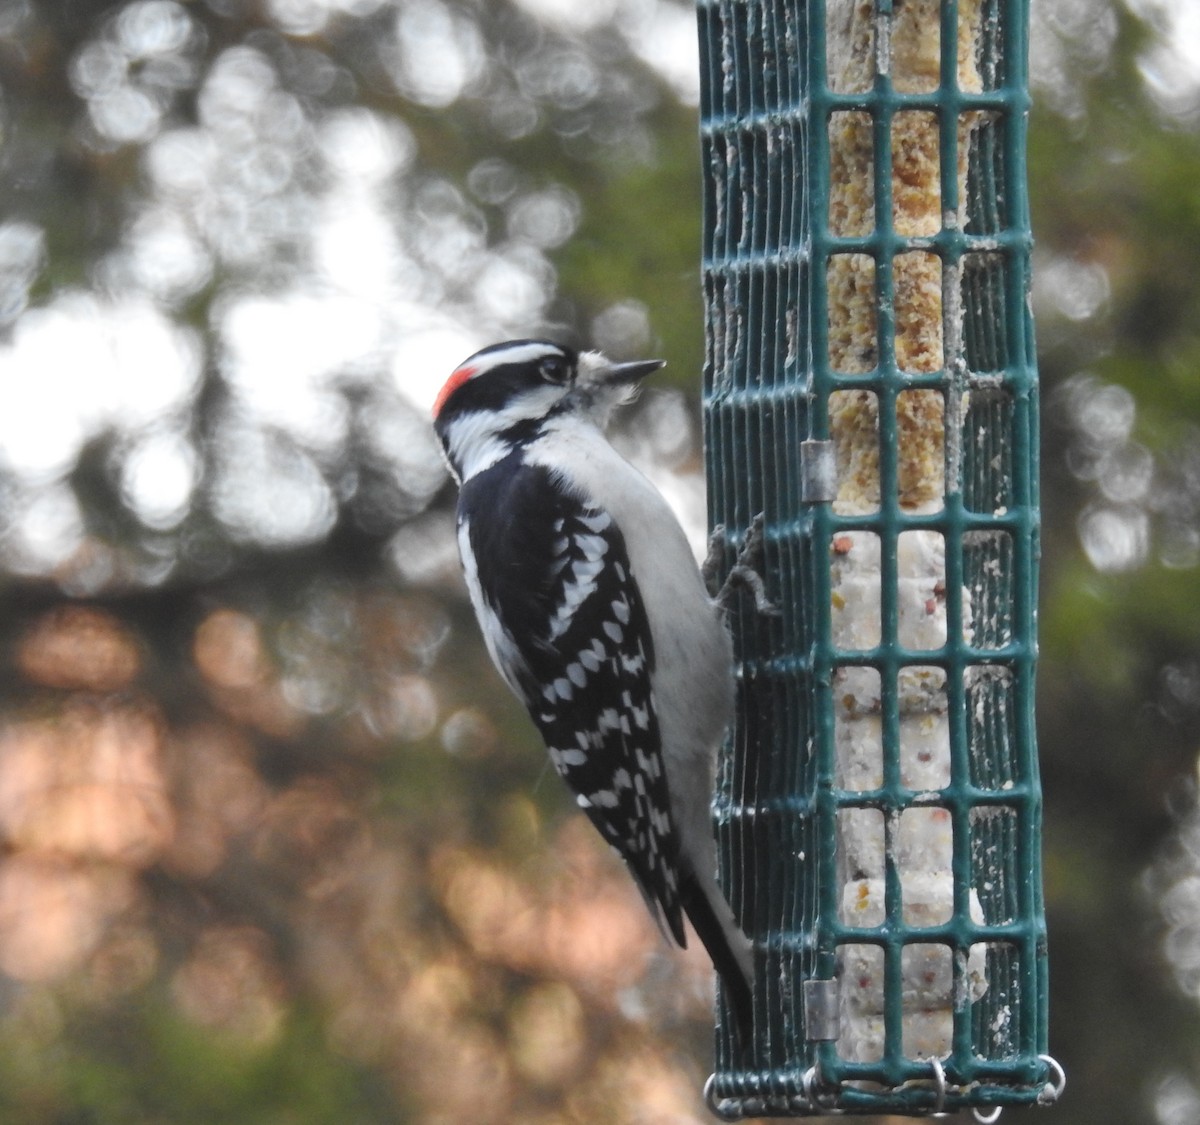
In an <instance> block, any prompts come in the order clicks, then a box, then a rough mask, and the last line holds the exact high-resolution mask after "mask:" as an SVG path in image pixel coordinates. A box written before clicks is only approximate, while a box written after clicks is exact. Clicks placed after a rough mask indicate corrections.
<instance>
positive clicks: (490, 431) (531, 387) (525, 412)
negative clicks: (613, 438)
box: [433, 340, 663, 482]
mask: <svg viewBox="0 0 1200 1125" xmlns="http://www.w3.org/2000/svg"><path fill="white" fill-rule="evenodd" d="M662 365H663V361H662V360H659V359H650V360H641V361H638V362H636V363H613V362H612V361H611V360H609V359H607V358H606V357H605V356H603V355H601V354H600V352H582V353H577V352H575V351H573V350H572V349H571V348H568V347H565V346H564V345H562V344H556V343H553V342H552V341H550V340H509V341H508V342H507V343H504V344H493V345H492V346H491V347H487V348H484V349H483V350H482V351H478V352H476V353H475V354H474V355H473V356H471V357H470V358H469V359H466V360H464V361H463V362H462V363H460V364H459V365H458V367H456V368H455V369H454V371H453V373H452V374H451V375H450V378H449V379H447V380H446V384H445V386H444V387H442V389H441V392H440V393H439V394H438V396H437V400H436V401H435V402H434V404H433V424H434V428H435V429H436V430H437V434H438V437H439V438H440V439H441V442H442V447H443V448H444V449H445V451H446V457H447V459H448V460H449V462H450V467H451V468H452V469H453V471H454V474H455V475H456V476H457V477H458V479H459V481H460V482H461V481H465V480H469V479H470V478H471V477H472V476H474V475H475V474H476V473H478V472H481V471H482V470H483V469H486V468H487V467H488V466H489V465H493V464H495V463H496V462H497V461H499V460H500V459H501V458H502V457H504V456H505V455H506V454H507V453H508V452H509V451H510V450H511V449H512V448H513V447H514V446H519V445H523V444H525V443H527V442H530V441H533V440H534V439H535V438H537V437H538V436H539V434H541V433H542V432H543V430H544V428H545V426H546V425H548V424H550V423H552V422H553V420H554V419H557V418H562V417H564V416H567V415H575V416H577V417H581V418H585V419H587V420H588V421H590V422H592V423H593V424H595V425H596V426H597V427H599V428H601V429H603V428H604V426H605V425H606V424H607V422H608V417H609V414H610V413H611V412H612V410H613V408H614V407H616V406H620V405H621V404H622V403H625V402H628V401H630V399H632V398H633V397H634V395H635V394H636V388H637V385H638V383H639V381H640V380H641V379H642V378H644V377H645V376H646V375H649V374H650V372H651V371H656V370H657V369H658V368H660V367H661V366H662Z"/></svg>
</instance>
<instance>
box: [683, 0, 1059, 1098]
mask: <svg viewBox="0 0 1200 1125" xmlns="http://www.w3.org/2000/svg"><path fill="white" fill-rule="evenodd" d="M698 10H699V18H700V43H701V87H702V94H701V97H702V104H701V115H702V126H701V127H702V140H703V171H704V181H705V239H704V284H705V293H706V302H707V362H706V370H705V425H706V435H707V453H708V464H707V471H708V486H709V498H710V513H711V519H712V522H713V523H714V524H715V525H723V526H724V527H725V528H726V529H727V533H728V541H729V546H728V553H729V555H730V557H731V558H732V555H733V553H734V549H735V547H736V545H737V543H738V542H739V540H740V538H741V537H742V536H743V535H744V534H745V532H746V530H747V529H748V528H749V526H750V524H751V522H752V521H753V519H754V517H755V516H756V514H758V513H760V512H761V513H763V514H764V532H765V550H766V565H765V571H766V576H767V581H768V593H769V595H770V596H771V598H772V599H773V600H774V601H775V602H776V604H777V605H778V607H779V608H780V609H781V611H782V613H781V615H780V616H778V617H769V616H761V615H756V614H755V613H754V612H753V610H752V609H751V608H750V607H749V606H746V607H745V609H744V611H743V612H740V613H739V614H736V615H735V616H734V620H733V628H734V633H735V643H736V645H737V654H738V661H739V673H740V680H739V683H740V700H739V714H738V719H737V722H736V725H735V729H734V731H733V732H732V735H731V745H730V750H731V752H730V754H729V755H728V756H727V760H726V761H725V762H724V764H723V766H722V770H721V778H720V785H719V791H718V794H717V798H716V803H715V815H716V824H717V836H718V840H719V846H720V853H721V865H722V877H723V881H724V884H725V886H726V887H727V888H728V889H729V893H730V900H731V902H732V904H733V906H734V910H735V912H736V913H737V914H738V916H739V918H740V919H741V921H742V923H743V925H744V927H745V929H746V931H747V932H748V933H749V934H750V936H751V937H752V938H753V940H754V942H755V945H756V947H757V949H758V950H759V976H758V980H757V983H756V996H755V1001H756V1012H755V1034H754V1042H753V1044H752V1045H750V1047H749V1049H746V1050H742V1049H741V1048H740V1046H739V1044H738V1043H737V1040H736V1036H735V1034H734V1031H733V1029H732V1027H731V1026H730V1020H729V1013H728V1012H726V1011H722V1012H721V1022H720V1026H719V1027H718V1034H717V1069H716V1072H715V1074H714V1075H713V1077H712V1079H711V1080H710V1082H709V1086H708V1098H709V1103H710V1105H711V1106H712V1108H713V1110H714V1111H715V1112H716V1113H717V1114H718V1115H719V1116H722V1117H726V1118H729V1119H734V1118H738V1117H747V1116H762V1115H774V1116H806V1115H827V1114H835V1113H909V1114H928V1113H936V1112H941V1111H947V1112H949V1111H953V1110H957V1109H961V1108H965V1107H973V1108H974V1109H975V1112H976V1116H977V1117H978V1118H979V1119H980V1120H985V1121H990V1120H995V1117H996V1116H998V1114H999V1111H1000V1107H1003V1106H1006V1105H1024V1104H1031V1103H1038V1102H1041V1103H1045V1102H1048V1101H1052V1100H1054V1098H1056V1097H1057V1096H1058V1094H1059V1093H1060V1092H1061V1089H1062V1086H1063V1075H1062V1070H1061V1068H1060V1067H1059V1066H1058V1064H1057V1063H1056V1062H1054V1060H1053V1059H1052V1058H1050V1056H1049V1055H1048V1054H1047V1044H1046V1037H1047V1019H1046V1008H1047V1005H1046V992H1047V980H1046V973H1047V969H1046V927H1045V918H1044V911H1043V904H1042V879H1041V844H1040V840H1041V791H1040V787H1039V780H1038V769H1037V758H1036V747H1035V737H1034V665H1035V658H1036V636H1035V623H1036V604H1037V557H1038V506H1037V505H1038V495H1037V490H1038V484H1037V480H1038V477H1037V468H1038V465H1037V452H1038V445H1037V443H1038V421H1037V372H1036V365H1035V356H1034V343H1033V327H1032V322H1031V315H1030V311H1029V283H1030V269H1029V258H1030V245H1031V237H1030V227H1029V211H1028V203H1027V194H1026V184H1025V135H1026V118H1027V113H1028V109H1029V96H1028V82H1027V74H1026V67H1027V47H1028V4H1027V0H957V2H955V0H903V2H901V0H700V3H699V6H698Z"/></svg>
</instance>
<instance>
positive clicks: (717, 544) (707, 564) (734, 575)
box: [700, 512, 782, 617]
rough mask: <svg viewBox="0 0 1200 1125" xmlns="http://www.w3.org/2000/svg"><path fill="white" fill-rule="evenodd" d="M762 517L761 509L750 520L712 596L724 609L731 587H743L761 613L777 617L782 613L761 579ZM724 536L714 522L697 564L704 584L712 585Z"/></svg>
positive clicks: (730, 598) (730, 595)
mask: <svg viewBox="0 0 1200 1125" xmlns="http://www.w3.org/2000/svg"><path fill="white" fill-rule="evenodd" d="M765 522H766V519H765V516H764V514H763V513H762V512H759V513H758V515H756V516H755V517H754V519H752V520H751V521H750V527H749V529H748V530H747V531H746V538H745V539H744V540H743V541H742V547H741V550H740V551H738V554H737V559H736V560H735V561H734V564H733V566H732V567H730V570H729V573H728V574H727V575H726V576H725V581H724V582H723V583H722V584H721V587H720V589H718V590H717V593H716V595H715V597H714V598H713V600H714V601H715V602H716V603H717V604H718V605H719V606H721V608H722V609H728V608H729V604H730V602H732V601H733V594H734V591H735V590H736V589H737V588H738V587H741V588H742V589H743V590H746V591H748V592H749V593H750V595H751V596H752V597H753V598H754V608H755V610H757V612H758V613H760V614H762V615H763V616H764V617H779V616H781V614H782V611H781V610H780V608H779V607H778V606H777V605H776V604H775V603H774V602H772V601H771V599H770V598H769V597H768V596H767V587H766V583H765V582H764V581H763V576H762V564H763V525H764V524H765ZM724 538H725V525H724V524H718V525H717V526H716V527H715V528H713V532H712V535H711V536H710V537H709V540H708V556H707V557H706V558H705V560H704V564H703V566H701V568H700V573H701V574H702V575H703V577H704V581H705V584H706V585H707V586H708V587H709V589H711V588H712V586H713V584H714V582H715V580H716V574H717V569H718V568H719V566H720V564H721V559H722V558H723V557H724V550H723V546H722V542H723V540H724Z"/></svg>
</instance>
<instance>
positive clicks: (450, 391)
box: [433, 340, 753, 1044]
mask: <svg viewBox="0 0 1200 1125" xmlns="http://www.w3.org/2000/svg"><path fill="white" fill-rule="evenodd" d="M661 366H662V363H661V361H659V360H648V361H645V362H639V363H621V364H614V363H612V362H610V361H609V360H608V359H606V358H605V357H604V356H603V355H601V354H599V353H598V352H584V353H582V354H577V353H576V352H574V351H572V350H571V349H569V348H566V347H563V346H561V345H559V344H555V343H551V342H549V341H546V340H513V341H510V342H508V343H504V344H496V345H494V346H492V347H489V348H484V349H483V350H482V351H479V352H476V353H475V354H474V355H473V356H471V357H470V358H469V359H467V360H465V361H464V362H463V363H462V364H461V365H460V366H459V367H458V368H457V369H456V370H455V371H454V372H453V374H452V375H451V376H450V378H449V379H448V380H447V382H446V384H445V386H444V387H443V388H442V390H441V393H440V394H439V395H438V397H437V401H436V403H435V404H434V408H433V414H434V424H435V427H436V429H437V433H438V436H439V438H440V439H441V442H442V446H443V448H444V450H445V453H446V457H447V460H448V461H449V464H450V468H451V470H452V472H453V474H454V476H455V478H456V479H457V481H458V484H459V489H460V491H459V499H458V518H457V527H458V546H459V551H460V554H461V556H462V564H463V569H464V571H465V573H466V580H467V587H468V590H469V591H470V596H471V603H472V605H473V606H474V609H475V614H476V616H477V617H478V619H479V625H480V627H481V629H482V630H483V636H484V640H485V642H486V644H487V648H488V652H489V653H490V655H491V657H492V660H493V662H494V663H495V665H496V667H497V668H498V669H499V671H500V674H501V675H502V676H503V677H504V679H505V681H506V682H507V683H508V686H509V687H510V688H511V689H512V690H513V691H514V692H515V693H516V695H517V696H518V697H519V698H520V699H521V701H522V702H523V703H524V704H525V707H526V708H527V709H528V711H529V715H530V717H531V718H532V719H533V722H534V724H535V725H536V726H537V728H538V730H539V731H540V732H541V735H542V738H543V739H544V741H545V743H546V747H547V749H548V750H549V753H550V760H551V762H552V763H553V764H554V767H555V769H556V770H557V771H558V773H559V774H560V775H561V776H562V778H563V780H564V781H565V782H566V783H567V785H568V786H569V787H570V789H571V791H572V792H573V793H574V794H575V800H576V802H577V804H578V805H579V807H580V808H581V809H583V811H584V812H585V813H586V814H587V815H588V817H589V818H590V819H591V821H592V823H593V824H594V825H595V826H596V828H597V829H599V831H600V834H601V835H602V836H603V837H604V839H605V840H607V841H608V843H609V844H611V845H612V846H613V848H615V849H616V851H617V852H618V853H619V854H620V855H621V857H622V858H623V859H624V860H625V862H626V863H627V864H628V866H629V870H630V872H631V873H632V875H633V877H634V879H635V881H636V882H637V885H638V887H639V889H640V890H641V892H642V895H643V897H644V898H645V900H646V904H647V906H648V907H649V908H650V912H651V914H652V915H653V916H654V917H655V920H656V921H657V922H658V923H659V925H660V928H663V929H664V932H669V933H670V935H671V936H672V937H673V938H674V939H675V940H676V941H677V942H678V943H679V945H681V946H683V945H686V935H685V932H684V926H683V916H684V915H685V914H686V915H687V917H688V918H689V919H691V922H692V925H693V926H694V927H695V929H696V933H697V934H698V935H699V937H700V940H701V941H702V942H703V943H704V946H705V948H706V949H707V950H708V953H709V956H710V957H711V958H712V961H713V964H714V966H715V967H716V969H717V972H718V974H719V975H720V977H721V979H722V981H723V982H724V985H725V988H726V990H727V995H728V997H729V999H730V1001H731V1004H732V1007H733V1010H734V1012H735V1017H736V1020H737V1023H738V1027H739V1038H740V1040H741V1042H742V1043H743V1044H745V1043H747V1042H748V1039H749V1036H750V1035H751V1033H752V1026H753V1024H752V1003H751V995H752V981H753V960H752V953H751V946H750V943H749V941H748V940H747V939H746V937H745V935H744V934H743V933H742V931H741V930H740V929H739V928H738V926H737V924H736V923H735V921H734V918H733V914H732V912H731V910H730V908H729V905H728V904H727V903H726V901H725V898H724V896H723V895H722V893H721V891H720V889H719V888H718V886H717V883H716V880H715V868H716V861H715V847H714V841H713V834H712V824H711V819H710V804H711V800H712V789H713V774H714V763H715V756H716V750H717V747H718V745H719V743H720V741H721V738H722V736H723V734H724V731H725V728H726V725H727V724H728V722H729V719H730V715H731V711H732V706H733V691H734V688H733V655H732V647H731V643H730V638H729V634H728V632H727V630H726V628H725V624H724V621H723V619H722V616H723V615H722V612H721V610H720V608H719V607H718V606H717V604H716V603H714V601H713V600H712V599H711V598H710V597H709V595H708V591H707V590H706V588H705V585H704V581H703V579H702V577H701V574H700V571H699V568H698V567H697V565H696V562H695V559H694V557H693V555H692V551H691V549H690V547H689V545H688V542H687V539H686V537H685V536H684V533H683V529H682V528H681V527H680V526H679V523H678V521H677V520H676V518H675V516H674V515H673V513H672V512H671V509H670V508H669V507H668V505H667V503H666V501H665V500H664V499H663V497H662V496H661V495H660V494H659V492H658V491H657V490H656V489H655V488H654V486H653V485H651V484H650V482H649V481H648V480H647V479H646V478H645V477H644V476H643V475H642V474H641V473H640V472H638V471H637V470H636V469H635V468H634V467H633V466H632V465H630V464H629V463H628V462H627V461H626V460H624V458H622V457H621V456H620V454H618V453H617V452H616V450H614V449H613V447H612V446H611V445H610V444H609V442H608V440H607V439H606V438H605V436H604V429H605V426H606V424H607V422H608V419H609V416H610V414H611V413H612V411H613V409H614V408H615V407H617V406H620V405H622V404H623V403H625V402H628V401H630V400H631V399H632V398H633V397H635V396H636V393H637V387H638V385H639V382H640V380H641V379H642V378H643V377H644V376H646V375H648V374H649V373H650V372H652V371H654V370H656V369H657V368H659V367H661Z"/></svg>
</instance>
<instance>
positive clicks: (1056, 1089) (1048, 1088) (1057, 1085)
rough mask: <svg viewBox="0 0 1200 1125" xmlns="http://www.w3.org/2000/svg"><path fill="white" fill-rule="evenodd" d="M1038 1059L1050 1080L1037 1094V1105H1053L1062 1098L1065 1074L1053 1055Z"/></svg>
mask: <svg viewBox="0 0 1200 1125" xmlns="http://www.w3.org/2000/svg"><path fill="white" fill-rule="evenodd" d="M1038 1058H1039V1059H1040V1060H1041V1061H1042V1062H1044V1063H1045V1064H1046V1066H1047V1067H1048V1068H1049V1070H1050V1074H1051V1080H1050V1081H1048V1082H1047V1083H1046V1085H1045V1086H1044V1087H1043V1089H1042V1092H1041V1093H1040V1094H1038V1099H1037V1100H1038V1105H1053V1104H1054V1103H1055V1102H1056V1101H1058V1099H1059V1098H1061V1097H1062V1092H1063V1091H1064V1090H1065V1089H1066V1088H1067V1072H1066V1071H1065V1070H1063V1068H1062V1063H1060V1062H1059V1061H1058V1059H1056V1058H1055V1057H1054V1056H1053V1055H1038Z"/></svg>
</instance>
